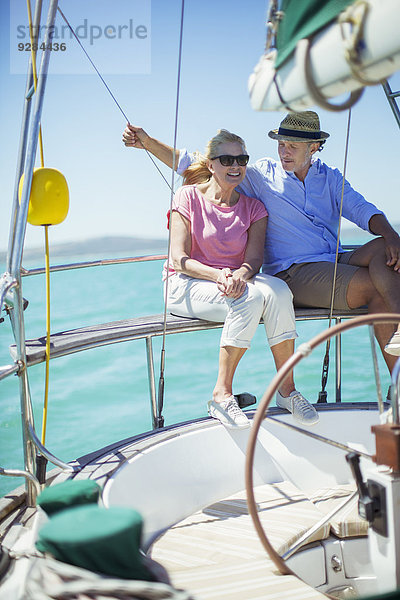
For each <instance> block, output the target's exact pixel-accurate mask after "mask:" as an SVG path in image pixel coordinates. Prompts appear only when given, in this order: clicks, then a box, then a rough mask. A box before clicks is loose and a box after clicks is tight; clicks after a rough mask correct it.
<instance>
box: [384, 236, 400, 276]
mask: <svg viewBox="0 0 400 600" xmlns="http://www.w3.org/2000/svg"><path fill="white" fill-rule="evenodd" d="M384 239H385V245H386V247H385V252H386V264H387V266H388V267H392V268H393V270H394V271H397V272H398V273H400V236H399V235H397V233H395V234H394V235H391V236H387V237H385V238H384Z"/></svg>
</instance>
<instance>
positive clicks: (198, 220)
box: [170, 185, 268, 273]
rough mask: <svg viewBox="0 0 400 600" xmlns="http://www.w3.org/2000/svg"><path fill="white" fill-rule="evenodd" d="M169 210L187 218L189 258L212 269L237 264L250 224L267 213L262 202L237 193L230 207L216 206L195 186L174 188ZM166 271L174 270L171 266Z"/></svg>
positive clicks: (242, 254)
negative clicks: (190, 242) (236, 199)
mask: <svg viewBox="0 0 400 600" xmlns="http://www.w3.org/2000/svg"><path fill="white" fill-rule="evenodd" d="M172 210H173V211H174V210H176V211H178V212H179V213H180V214H181V215H182V216H183V217H185V218H186V219H188V221H190V228H191V236H192V250H191V253H190V256H191V258H193V259H195V260H198V261H199V262H201V263H203V264H205V265H208V266H210V267H214V268H216V269H222V268H223V267H229V268H231V269H238V268H239V267H240V265H241V264H242V263H243V260H244V255H245V250H246V246H247V238H248V233H247V232H248V230H249V228H250V225H252V223H254V222H255V221H259V220H260V219H262V218H263V217H266V216H267V215H268V212H267V209H266V208H265V206H264V204H263V203H262V202H260V201H259V200H257V199H256V198H250V197H249V196H244V195H243V194H240V196H239V200H238V201H237V203H236V204H235V205H234V206H217V205H216V204H213V203H212V202H209V201H208V200H207V199H206V198H205V197H204V196H203V194H202V193H201V192H199V190H198V189H197V186H195V185H185V186H183V187H181V188H179V189H178V190H177V192H176V194H175V196H174V199H173V203H172ZM170 273H174V270H173V268H172V265H170Z"/></svg>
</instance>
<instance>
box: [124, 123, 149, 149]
mask: <svg viewBox="0 0 400 600" xmlns="http://www.w3.org/2000/svg"><path fill="white" fill-rule="evenodd" d="M149 139H150V136H149V135H148V134H147V133H146V132H145V131H144V129H142V128H141V127H135V126H134V125H131V124H130V123H128V124H127V126H126V127H125V129H124V132H123V134H122V141H123V142H124V144H125V146H127V147H128V148H140V149H143V148H146V142H147V141H148V140H149Z"/></svg>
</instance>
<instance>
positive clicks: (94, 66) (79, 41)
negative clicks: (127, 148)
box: [28, 0, 171, 189]
mask: <svg viewBox="0 0 400 600" xmlns="http://www.w3.org/2000/svg"><path fill="white" fill-rule="evenodd" d="M28 1H29V0H28ZM57 10H58V12H59V13H60V15H61V16H62V18H63V19H64V21H65V23H66V25H67V27H68V28H69V29H70V31H71V33H72V35H73V36H74V38H75V39H76V41H77V42H78V44H79V45H80V47H81V48H82V50H83V52H84V53H85V55H86V57H87V59H88V60H89V62H90V64H91V65H92V67H93V69H94V70H95V71H96V73H97V75H98V76H99V77H100V79H101V81H102V83H103V84H104V86H105V88H106V90H107V91H108V93H109V94H110V96H111V98H112V99H113V100H114V102H115V104H116V105H117V107H118V108H119V110H120V112H121V113H122V115H123V116H124V118H125V120H126V122H127V123H128V124H129V123H130V121H129V119H128V117H127V116H126V114H125V112H124V111H123V110H122V108H121V105H120V104H119V102H118V100H117V99H116V97H115V96H114V94H113V93H112V91H111V89H110V87H109V86H108V85H107V83H106V81H105V79H104V77H103V76H102V75H101V73H100V71H99V70H98V68H97V67H96V65H95V64H94V62H93V60H92V59H91V58H90V56H89V54H88V53H87V51H86V49H85V47H84V46H83V44H82V42H81V40H80V39H79V38H78V36H77V35H76V33H75V31H74V29H73V28H72V25H71V24H70V22H69V21H68V19H67V17H66V16H65V15H64V13H63V12H62V10H61V8H60V7H59V6H58V7H57ZM144 150H145V152H146V154H147V156H148V157H149V158H150V160H151V162H152V163H153V165H154V166H155V168H156V169H157V171H158V172H159V174H160V175H161V177H162V178H163V180H164V181H165V183H166V184H167V186H168V187H169V188H170V189H171V187H170V185H169V183H168V181H167V179H166V177H165V176H164V174H163V172H162V171H161V169H160V167H159V166H158V165H157V163H156V162H155V160H154V158H153V157H152V156H151V154H150V152H149V151H148V150H146V148H144Z"/></svg>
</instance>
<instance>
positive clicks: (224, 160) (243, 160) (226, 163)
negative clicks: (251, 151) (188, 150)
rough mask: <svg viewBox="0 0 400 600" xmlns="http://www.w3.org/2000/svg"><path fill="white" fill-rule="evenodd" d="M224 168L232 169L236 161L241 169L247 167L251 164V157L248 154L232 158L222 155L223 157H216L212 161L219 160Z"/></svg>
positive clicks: (228, 155)
mask: <svg viewBox="0 0 400 600" xmlns="http://www.w3.org/2000/svg"><path fill="white" fill-rule="evenodd" d="M217 158H218V159H219V162H220V163H221V165H222V166H223V167H231V166H232V165H233V164H234V163H235V161H236V162H237V164H238V165H239V167H245V166H246V165H247V163H248V162H249V158H250V156H249V155H248V154H239V155H238V156H232V155H231V154H222V156H214V158H212V159H211V160H217Z"/></svg>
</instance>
